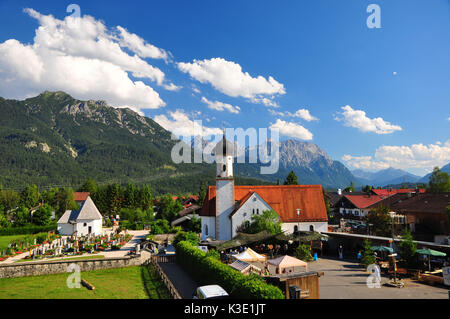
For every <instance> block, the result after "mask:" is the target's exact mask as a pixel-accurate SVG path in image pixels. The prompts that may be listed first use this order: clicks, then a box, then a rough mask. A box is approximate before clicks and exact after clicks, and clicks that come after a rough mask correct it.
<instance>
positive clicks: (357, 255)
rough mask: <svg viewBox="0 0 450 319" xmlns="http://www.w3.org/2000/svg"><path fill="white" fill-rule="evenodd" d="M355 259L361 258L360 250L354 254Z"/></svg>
mask: <svg viewBox="0 0 450 319" xmlns="http://www.w3.org/2000/svg"><path fill="white" fill-rule="evenodd" d="M356 259H357V260H358V261H360V260H361V251H358V253H357V254H356Z"/></svg>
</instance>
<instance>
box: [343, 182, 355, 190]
mask: <svg viewBox="0 0 450 319" xmlns="http://www.w3.org/2000/svg"><path fill="white" fill-rule="evenodd" d="M354 191H355V184H353V182H351V183H350V186H348V187H346V188H345V189H344V192H354Z"/></svg>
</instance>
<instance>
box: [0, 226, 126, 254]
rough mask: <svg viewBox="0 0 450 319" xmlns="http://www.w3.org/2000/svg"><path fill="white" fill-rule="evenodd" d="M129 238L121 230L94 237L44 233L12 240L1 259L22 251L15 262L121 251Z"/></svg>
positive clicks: (105, 232)
mask: <svg viewBox="0 0 450 319" xmlns="http://www.w3.org/2000/svg"><path fill="white" fill-rule="evenodd" d="M131 238H132V235H131V234H129V233H128V232H127V231H126V230H125V231H120V229H117V230H116V231H111V232H108V231H104V232H103V233H102V234H100V235H97V236H95V235H93V234H89V235H85V236H77V234H76V233H75V234H73V235H72V236H61V235H58V234H55V232H49V233H43V234H39V235H37V236H28V237H24V238H21V239H16V240H13V241H11V242H10V243H9V245H8V247H7V249H4V250H3V251H1V255H0V262H2V261H5V260H7V259H8V258H11V257H14V256H17V255H20V254H25V253H26V255H25V256H24V257H22V258H20V259H19V260H16V262H20V261H33V260H51V259H53V258H58V259H61V258H65V257H74V256H81V255H83V256H84V255H92V256H95V254H99V253H101V252H106V251H114V250H120V249H121V248H122V247H123V246H124V245H125V244H126V243H127V242H128V241H130V240H131Z"/></svg>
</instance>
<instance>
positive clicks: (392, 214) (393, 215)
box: [389, 212, 397, 284]
mask: <svg viewBox="0 0 450 319" xmlns="http://www.w3.org/2000/svg"><path fill="white" fill-rule="evenodd" d="M389 216H391V220H392V248H394V217H395V212H389ZM395 256H396V254H394V253H393V254H392V262H393V268H394V284H396V283H397V270H396V269H395V268H396V267H395Z"/></svg>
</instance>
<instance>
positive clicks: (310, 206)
mask: <svg viewBox="0 0 450 319" xmlns="http://www.w3.org/2000/svg"><path fill="white" fill-rule="evenodd" d="M233 148H234V145H233V144H232V143H231V142H229V141H226V139H225V137H224V138H223V139H222V141H220V142H219V143H218V144H217V145H216V148H215V154H216V165H217V169H216V186H209V188H208V191H207V194H206V197H205V201H204V204H203V207H202V209H201V210H200V213H199V215H200V217H201V223H202V236H201V237H202V240H206V239H207V238H212V239H216V240H221V241H227V240H230V239H232V238H233V237H235V236H236V235H237V231H238V230H239V228H240V227H241V226H242V224H243V223H244V222H251V217H252V216H253V215H255V214H262V213H263V211H266V210H272V209H273V210H274V211H275V212H276V213H277V214H278V216H279V217H280V220H281V222H282V230H283V231H285V232H288V233H293V232H296V231H318V232H322V231H327V230H328V216H327V211H326V207H325V202H324V198H323V192H322V186H321V185H276V186H275V185H273V186H272V185H267V186H235V185H234V177H233Z"/></svg>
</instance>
